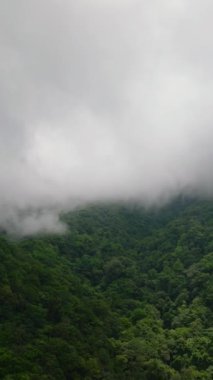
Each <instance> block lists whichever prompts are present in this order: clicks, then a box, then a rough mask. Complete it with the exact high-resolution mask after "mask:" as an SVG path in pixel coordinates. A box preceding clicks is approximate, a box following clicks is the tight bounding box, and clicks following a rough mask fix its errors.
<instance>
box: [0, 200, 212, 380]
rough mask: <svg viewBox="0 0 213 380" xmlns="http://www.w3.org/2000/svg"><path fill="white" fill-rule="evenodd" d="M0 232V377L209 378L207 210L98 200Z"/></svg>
mask: <svg viewBox="0 0 213 380" xmlns="http://www.w3.org/2000/svg"><path fill="white" fill-rule="evenodd" d="M61 218H62V219H63V220H64V221H65V222H66V223H67V225H68V230H67V232H66V233H65V234H64V235H50V234H49V235H43V236H41V235H40V236H32V237H28V238H15V237H11V236H7V234H6V233H5V232H3V231H2V232H1V235H0V379H3V380H81V379H85V380H93V379H94V380H95V379H99V380H101V379H102V380H193V379H200V380H212V378H213V359H212V358H213V324H212V315H213V314H212V305H213V276H212V270H213V202H212V201H209V200H196V199H183V198H178V199H176V200H175V201H173V202H172V203H171V204H169V205H167V206H164V207H163V208H160V209H156V208H155V209H154V208H153V209H144V208H143V207H142V206H140V205H137V204H129V205H124V204H98V205H97V204H96V205H90V206H88V207H85V208H81V209H77V210H75V211H73V212H70V213H68V214H65V215H62V216H61Z"/></svg>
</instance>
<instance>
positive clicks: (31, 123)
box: [0, 0, 213, 235]
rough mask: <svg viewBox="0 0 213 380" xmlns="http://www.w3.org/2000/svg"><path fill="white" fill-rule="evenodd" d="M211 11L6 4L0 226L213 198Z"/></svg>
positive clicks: (104, 1)
mask: <svg viewBox="0 0 213 380" xmlns="http://www.w3.org/2000/svg"><path fill="white" fill-rule="evenodd" d="M212 14H213V3H212V1H210V0H202V1H201V0H200V1H199V0H194V1H193V2H192V1H189V0H146V1H145V0H122V1H121V0H113V1H112V0H42V1H41V0H1V2H0V54H1V56H0V57H1V59H0V226H1V228H3V229H6V230H7V231H9V232H13V233H14V232H15V233H20V234H24V235H27V234H31V233H36V232H45V231H53V232H55V231H58V232H61V231H63V229H64V226H63V225H62V224H61V223H60V221H59V217H58V215H59V214H60V212H63V211H67V210H71V209H72V208H74V207H76V206H77V205H84V204H86V203H88V202H96V201H102V200H103V201H109V202H110V201H126V202H129V201H132V200H133V201H138V202H141V203H142V204H143V205H152V204H161V203H164V202H166V201H168V200H170V199H172V198H173V197H175V196H176V195H178V194H181V193H182V194H190V195H191V194H193V195H201V196H208V197H209V196H210V197H211V196H212V194H213V170H212V163H213V150H212V141H213V128H212V120H213V107H212V103H213V101H212V98H213V97H212V93H213V75H212V67H213V41H212V40H213V23H212Z"/></svg>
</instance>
